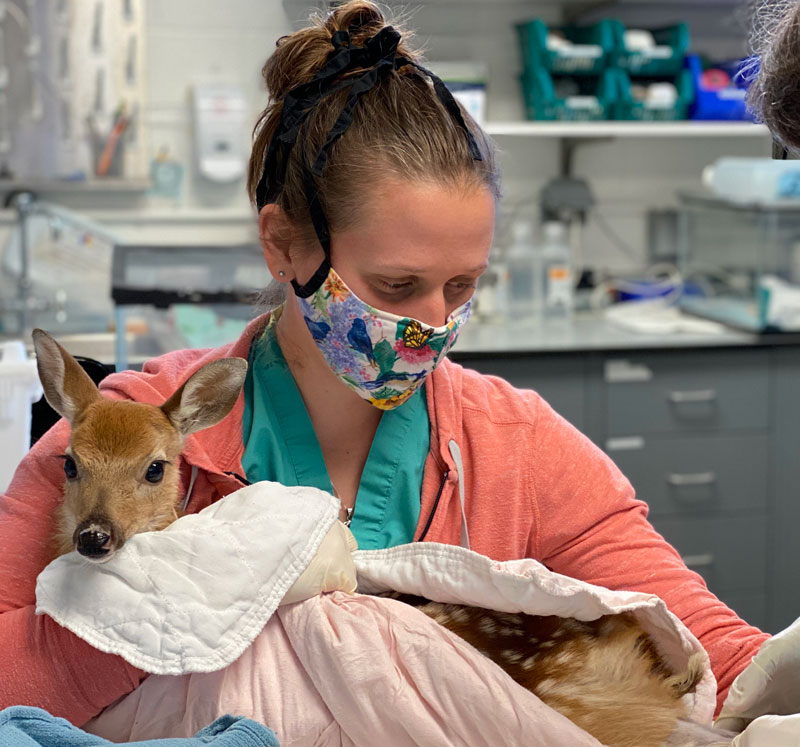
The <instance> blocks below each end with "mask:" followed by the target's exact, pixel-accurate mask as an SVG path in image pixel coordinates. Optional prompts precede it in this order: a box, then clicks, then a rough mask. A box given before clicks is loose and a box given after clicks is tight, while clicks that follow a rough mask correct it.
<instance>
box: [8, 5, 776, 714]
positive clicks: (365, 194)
mask: <svg viewBox="0 0 800 747" xmlns="http://www.w3.org/2000/svg"><path fill="white" fill-rule="evenodd" d="M417 60H418V57H417V55H416V54H415V53H414V52H413V51H412V50H411V49H409V48H408V47H407V45H406V42H405V40H404V39H403V38H401V37H399V35H398V34H396V32H394V31H393V30H392V29H391V28H389V27H386V26H385V23H384V19H383V17H382V16H381V14H380V13H379V12H378V10H377V9H376V8H375V6H373V5H372V4H371V3H369V2H361V1H355V2H349V3H346V4H345V5H343V6H340V7H339V8H337V9H336V10H335V11H333V12H332V14H331V15H330V16H329V17H328V18H327V20H325V21H321V22H319V23H318V24H317V25H314V26H312V27H310V28H306V29H303V30H301V31H298V32H296V33H294V34H292V35H290V36H288V37H285V38H283V39H281V40H280V41H279V42H278V47H277V50H276V52H275V53H274V54H273V56H272V57H271V58H270V60H269V61H268V62H267V64H266V66H265V68H264V71H263V72H264V77H265V79H266V83H267V87H268V89H269V91H270V94H271V97H272V103H271V104H270V106H269V107H268V108H267V109H266V110H265V111H264V113H263V114H262V116H261V119H260V121H259V123H258V125H257V134H256V138H255V145H254V148H253V153H252V157H251V163H250V178H249V188H250V194H251V196H252V198H253V200H254V201H255V202H256V204H257V207H258V209H259V228H260V235H261V242H262V245H263V249H264V256H265V259H266V261H267V264H268V266H269V270H270V272H271V274H272V275H273V277H275V278H277V280H278V282H279V283H281V284H282V285H283V287H285V288H287V289H288V292H287V294H286V301H285V303H284V304H283V306H282V307H280V308H278V309H276V310H275V311H273V312H272V313H271V314H268V315H265V316H262V317H260V318H259V319H257V320H255V321H254V322H253V323H251V324H250V325H249V326H248V328H247V330H246V331H245V333H244V334H243V336H242V338H241V339H240V340H239V341H237V342H236V343H234V344H232V345H229V346H226V347H225V348H222V349H219V350H214V351H211V352H208V351H205V352H203V351H180V352H177V353H173V354H170V355H167V356H164V357H162V358H160V359H158V360H155V361H152V362H150V363H148V364H147V365H146V366H145V368H144V371H143V373H141V374H134V373H132V372H123V373H121V374H118V375H116V376H114V377H111V378H110V379H109V380H107V384H106V386H105V387H104V388H105V392H106V395H107V396H116V397H129V398H132V399H140V400H146V401H151V402H160V401H161V400H163V399H164V398H165V397H166V395H167V394H168V393H169V392H171V391H172V390H173V389H174V388H175V387H176V386H177V385H178V384H179V383H180V382H181V381H183V380H184V379H185V378H186V377H188V375H189V374H190V373H191V372H192V371H193V370H195V369H196V368H197V367H199V366H200V365H202V364H203V363H206V362H208V361H209V360H212V359H214V358H219V357H227V356H241V357H244V358H247V359H248V360H249V362H250V373H249V375H248V379H247V382H246V384H245V391H244V394H243V397H241V398H240V401H239V403H238V404H237V407H236V408H235V410H234V411H233V413H232V414H231V415H230V416H229V417H228V418H226V419H225V420H224V421H223V422H222V423H220V424H219V425H218V426H215V427H214V428H211V429H209V430H208V431H204V432H201V433H199V434H197V436H196V437H193V438H192V439H190V440H189V442H187V447H186V451H185V453H184V455H183V460H184V461H183V465H182V468H183V469H182V472H183V474H184V477H185V480H186V482H188V473H189V471H190V468H191V467H192V466H194V467H198V469H199V474H198V477H197V480H196V482H195V483H194V488H193V491H192V494H191V500H190V501H189V504H188V509H187V510H188V511H199V510H200V509H202V508H203V507H205V506H207V505H209V504H210V503H211V502H213V501H215V500H218V499H219V498H220V497H221V496H222V495H226V494H228V493H230V492H232V491H233V490H236V489H237V488H238V487H240V486H241V484H242V478H241V477H240V476H243V477H245V478H246V480H247V481H250V482H253V481H255V480H263V479H271V480H278V481H281V482H284V483H285V484H306V485H313V486H317V487H321V488H324V489H326V490H329V491H332V492H333V493H335V494H336V495H337V496H338V497H339V498H340V500H341V503H342V518H343V519H346V520H350V521H351V528H352V530H353V532H354V533H355V535H356V537H357V539H358V541H359V544H360V545H361V547H362V548H375V547H382V546H388V545H395V544H399V543H404V542H411V541H421V540H426V541H437V542H446V543H453V544H459V543H461V544H465V545H468V546H469V547H471V548H472V549H473V550H475V551H477V552H479V553H482V554H485V555H488V556H490V557H493V558H496V559H498V560H507V559H512V558H521V557H533V558H536V559H538V560H540V561H542V562H543V563H545V564H546V565H547V566H549V567H550V568H552V569H553V570H555V571H557V572H559V573H562V574H565V575H568V576H573V577H577V578H581V579H583V580H586V581H589V582H592V583H595V584H599V585H603V586H607V587H610V588H612V589H631V590H642V591H647V592H652V593H655V594H658V595H659V596H661V597H662V598H663V599H664V600H665V601H666V603H667V605H668V607H669V608H670V609H671V610H672V611H673V612H674V613H675V614H676V615H678V616H679V617H680V618H681V619H683V620H684V622H685V623H686V624H687V625H688V626H689V628H690V629H691V630H692V632H693V633H694V634H695V635H696V636H697V637H698V638H699V639H700V641H701V642H702V643H703V645H704V646H705V648H706V649H707V650H708V652H709V655H710V657H711V663H712V667H713V670H714V673H715V675H716V676H717V679H718V680H719V684H720V690H719V703H722V701H723V699H724V698H725V695H726V693H727V690H728V688H729V686H730V684H731V682H732V681H733V679H734V677H735V676H736V675H737V674H739V672H740V671H741V670H742V669H743V668H744V667H745V666H746V664H747V663H748V662H749V660H750V658H751V657H752V656H753V654H754V653H755V652H756V651H757V650H758V648H759V646H760V645H761V643H762V642H763V641H764V640H765V639H766V638H767V636H766V635H764V634H763V633H761V632H760V631H758V630H757V629H755V628H752V627H750V626H748V625H747V624H746V623H745V622H743V621H742V620H740V619H739V618H738V617H737V616H736V615H735V614H734V613H733V612H732V611H731V610H729V609H728V608H726V607H725V605H723V604H722V603H721V602H720V601H719V600H717V599H716V598H715V597H714V595H713V594H711V593H710V592H709V591H708V589H707V588H706V586H705V584H704V583H703V581H702V579H701V578H700V577H699V576H698V575H697V574H695V573H693V572H691V571H689V570H688V569H687V568H686V567H685V565H684V564H683V562H682V561H681V559H680V557H679V555H678V554H677V553H676V552H675V551H674V550H673V549H672V548H671V547H670V546H669V545H668V544H667V543H666V542H665V541H664V540H663V539H662V538H661V537H660V536H659V535H658V534H657V533H656V532H655V531H654V530H653V528H652V527H651V526H650V524H649V523H648V522H647V518H646V514H647V509H646V506H645V504H644V503H643V502H641V501H638V500H637V499H636V498H635V497H634V494H633V490H632V488H631V486H630V484H629V483H628V482H627V481H626V480H625V478H624V477H623V476H622V475H621V474H620V473H619V471H618V470H617V469H616V468H615V466H614V465H613V463H612V462H611V461H610V460H609V459H608V457H606V456H605V455H604V454H603V453H602V452H601V451H600V450H599V449H597V448H596V447H595V446H594V445H593V444H592V443H591V442H590V441H589V440H588V439H586V438H585V437H583V436H582V435H581V434H580V433H578V432H577V431H576V430H575V429H574V428H572V427H571V426H570V425H569V424H568V423H567V422H566V421H564V420H563V419H562V418H560V417H559V416H558V415H556V414H555V413H554V412H553V410H552V409H551V408H550V407H549V406H548V405H547V404H546V403H545V402H543V401H542V400H541V398H539V397H538V396H537V395H536V394H535V393H533V392H526V391H518V390H515V389H514V388H513V387H511V386H510V385H509V384H507V383H506V382H504V381H502V380H499V379H496V378H493V377H488V376H482V375H479V374H477V373H475V372H471V371H467V370H464V369H462V368H461V367H459V366H457V365H456V364H454V363H451V362H450V361H448V360H446V359H445V358H444V356H445V354H446V352H447V350H448V349H449V347H450V346H451V345H452V343H453V342H454V340H455V336H456V335H457V333H458V329H459V328H460V326H461V325H462V324H463V323H464V322H465V321H466V319H467V317H468V314H469V302H470V298H471V296H472V294H473V291H474V287H475V284H476V282H477V279H478V277H479V276H480V274H481V272H482V271H483V270H484V269H485V267H486V264H487V259H488V253H489V247H490V243H491V239H492V230H493V221H494V209H495V201H496V199H497V196H498V175H497V170H496V166H495V160H494V154H493V150H492V146H491V143H490V142H489V141H488V140H487V138H486V137H485V136H484V134H483V133H482V132H481V130H480V128H479V127H477V125H476V124H475V123H474V122H473V121H472V120H471V119H470V118H469V116H468V115H467V114H465V113H463V111H462V110H461V109H460V108H459V107H458V106H457V105H456V104H455V103H454V102H453V100H452V98H451V97H450V96H449V94H448V93H447V92H446V89H444V87H443V86H442V85H441V83H440V81H438V79H436V78H435V77H434V76H432V75H431V74H429V73H428V72H427V71H426V70H424V68H421V67H419V66H418V65H417V62H416V61H417ZM66 439H67V433H66V428H65V426H64V424H63V423H61V424H59V425H57V426H56V427H55V428H54V429H53V430H52V431H51V432H49V433H48V434H47V435H46V436H45V438H43V439H42V440H41V441H40V442H39V443H38V444H37V445H36V447H34V449H33V450H32V451H31V453H30V455H29V456H28V457H27V458H26V459H25V461H24V462H23V464H22V465H21V466H20V468H19V470H18V473H17V475H16V477H15V480H14V482H13V483H12V485H11V487H10V488H9V491H8V494H7V495H6V496H5V497H4V498H3V499H2V501H0V553H2V555H1V556H0V595H2V596H1V597H0V613H1V614H0V641H2V646H0V672H2V676H1V677H0V706H6V705H10V704H14V703H26V704H34V705H38V706H41V707H44V708H46V709H47V710H49V711H50V712H51V713H54V714H56V715H62V716H66V717H67V718H69V719H70V720H71V721H73V722H74V723H76V724H81V723H83V722H85V721H86V720H87V719H88V718H89V717H91V716H92V715H94V714H96V713H97V712H99V711H100V710H101V709H102V708H104V707H105V706H107V705H108V704H109V703H111V702H113V701H114V700H115V699H117V698H118V697H120V696H121V695H123V694H125V693H127V692H130V691H131V690H132V689H134V688H135V687H136V686H137V685H138V683H139V682H140V681H141V679H142V678H143V676H144V675H143V673H142V672H139V671H138V670H136V669H134V668H133V667H131V666H129V665H128V664H126V663H125V662H124V661H122V660H121V659H118V658H116V657H114V656H109V655H106V654H102V653H100V652H98V651H96V650H93V649H92V648H91V647H89V646H88V645H87V644H85V643H84V642H83V641H80V640H77V639H76V638H75V637H74V636H72V635H71V634H70V633H68V632H67V631H65V630H63V629H61V628H59V627H58V626H57V625H56V624H55V623H53V621H52V620H50V619H49V618H47V617H43V616H42V617H36V616H34V612H33V610H34V603H35V600H34V583H35V578H36V575H37V573H38V572H39V571H40V570H41V568H42V567H43V566H44V564H45V563H46V542H47V537H48V536H49V532H50V531H51V529H52V520H51V515H52V511H53V507H54V505H56V503H57V501H58V500H59V495H60V485H61V482H62V479H63V477H62V475H61V474H60V469H61V464H60V463H59V461H58V460H56V459H54V458H53V457H54V456H55V455H57V454H60V453H62V452H63V449H64V447H65V443H66ZM459 487H460V488H462V490H459ZM461 494H463V499H462V498H460V497H459V496H460V495H461ZM64 682H70V683H75V686H71V687H68V688H65V687H63V686H62V683H64Z"/></svg>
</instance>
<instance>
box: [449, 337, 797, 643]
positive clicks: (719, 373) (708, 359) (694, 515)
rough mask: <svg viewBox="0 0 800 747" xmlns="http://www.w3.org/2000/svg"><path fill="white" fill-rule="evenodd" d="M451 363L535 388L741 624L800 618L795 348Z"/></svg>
mask: <svg viewBox="0 0 800 747" xmlns="http://www.w3.org/2000/svg"><path fill="white" fill-rule="evenodd" d="M453 357H454V358H455V359H456V360H457V361H458V362H460V363H462V364H463V365H466V366H469V367H472V368H475V369H477V370H479V371H481V372H484V373H491V374H496V375H499V376H502V377H503V378H505V379H507V380H508V381H510V382H511V383H512V384H514V385H515V386H519V387H524V388H532V389H536V390H537V391H538V392H539V393H540V394H541V395H542V396H543V397H544V398H545V399H546V400H548V401H549V402H550V404H552V405H553V407H554V408H555V409H556V410H557V411H559V412H560V413H561V414H562V415H564V417H566V418H567V419H568V420H570V421H571V422H572V423H573V424H574V425H575V426H576V427H578V428H579V429H581V430H583V431H584V432H585V433H587V435H589V436H590V437H591V438H592V439H593V440H594V441H595V442H596V443H597V444H598V445H599V446H601V447H602V448H603V449H605V450H606V452H607V453H608V454H609V455H610V456H611V458H612V459H613V460H614V461H615V462H616V463H617V465H618V466H619V467H620V469H621V470H622V472H623V473H624V474H625V475H626V476H627V477H628V479H629V480H630V481H631V483H632V484H633V486H634V488H635V489H636V492H637V495H638V497H639V498H641V499H642V500H644V501H646V502H647V503H648V505H649V507H650V520H651V522H652V523H653V525H654V527H655V528H656V530H657V531H659V532H660V533H661V534H662V535H663V536H664V537H665V538H666V539H667V540H668V541H669V542H670V543H671V544H672V545H673V546H674V547H675V548H676V549H677V550H678V552H679V553H681V555H682V557H683V558H684V560H685V561H686V563H687V565H689V566H690V567H692V568H693V569H694V570H696V571H697V572H698V573H700V574H701V575H702V576H703V577H704V579H705V580H706V582H707V584H708V586H709V588H710V589H711V590H712V591H713V592H714V593H715V594H716V595H717V596H718V597H720V599H722V600H723V601H724V602H725V603H726V604H728V605H729V606H730V607H731V608H732V609H734V610H736V611H737V612H738V613H739V614H740V615H741V616H742V617H743V618H744V619H746V620H748V621H749V622H751V623H752V624H754V625H757V626H759V627H761V628H763V629H766V630H769V631H772V632H775V631H777V630H780V629H781V628H783V627H785V626H786V625H788V624H789V623H790V622H791V621H792V620H794V619H795V618H796V617H798V616H800V585H798V584H797V583H796V576H797V574H798V572H800V541H798V540H797V539H796V538H795V534H796V533H797V532H798V531H800V529H798V528H799V527H800V349H798V348H795V347H786V348H779V347H775V348H770V347H767V346H755V345H754V346H742V347H737V348H729V349H716V348H692V349H680V350H656V351H637V350H628V351H625V352H621V353H616V352H607V351H598V352H590V353H579V352H568V353H563V354H552V353H550V354H536V353H529V354H524V355H522V354H516V355H515V356H513V357H504V356H500V355H491V356H489V355H480V356H478V355H469V354H464V355H454V356H453Z"/></svg>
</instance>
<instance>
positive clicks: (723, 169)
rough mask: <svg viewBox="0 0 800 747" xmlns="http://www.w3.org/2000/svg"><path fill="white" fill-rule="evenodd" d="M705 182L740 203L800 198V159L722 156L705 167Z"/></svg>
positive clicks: (713, 190)
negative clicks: (785, 159)
mask: <svg viewBox="0 0 800 747" xmlns="http://www.w3.org/2000/svg"><path fill="white" fill-rule="evenodd" d="M703 184H704V185H705V186H706V187H707V188H708V189H710V190H711V191H712V192H714V193H715V194H716V195H718V196H720V197H724V198H727V199H729V200H733V201H736V202H775V201H776V200H798V199H800V161H793V160H788V161H774V160H772V159H770V158H720V159H718V160H717V161H715V162H714V163H713V164H711V165H710V166H706V167H705V169H703Z"/></svg>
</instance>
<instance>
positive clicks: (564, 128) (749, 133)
mask: <svg viewBox="0 0 800 747" xmlns="http://www.w3.org/2000/svg"><path fill="white" fill-rule="evenodd" d="M484 129H485V130H486V132H487V133H489V134H490V135H493V136H496V137H552V138H571V137H574V138H593V137H665V138H672V137H760V138H768V137H769V130H768V129H767V128H766V127H765V126H764V125H758V124H752V123H750V122H693V121H692V122H489V123H487V124H486V126H485V127H484Z"/></svg>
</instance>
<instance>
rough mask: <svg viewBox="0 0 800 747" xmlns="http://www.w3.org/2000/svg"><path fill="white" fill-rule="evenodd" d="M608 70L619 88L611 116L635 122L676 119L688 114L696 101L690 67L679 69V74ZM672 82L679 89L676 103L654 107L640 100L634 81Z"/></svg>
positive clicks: (641, 82)
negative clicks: (639, 75)
mask: <svg viewBox="0 0 800 747" xmlns="http://www.w3.org/2000/svg"><path fill="white" fill-rule="evenodd" d="M608 74H609V76H610V79H611V81H612V83H613V85H614V87H615V88H616V91H615V95H614V103H613V106H612V114H611V116H612V118H613V119H619V120H626V121H635V122H675V121H680V120H684V119H688V117H689V106H690V105H691V104H692V102H693V101H694V80H693V79H692V74H691V72H690V71H689V70H680V71H679V72H678V74H677V75H673V76H671V77H662V78H633V79H632V78H631V77H630V76H629V75H628V74H627V73H626V72H625V71H624V70H609V71H608ZM655 82H659V83H664V82H669V83H672V84H673V85H674V86H675V88H676V89H677V91H678V98H677V100H676V102H675V104H674V105H673V106H669V107H653V106H650V105H648V104H647V102H645V101H640V100H637V99H636V98H635V97H634V95H633V93H632V91H631V88H632V86H633V85H639V84H641V85H648V84H650V83H655Z"/></svg>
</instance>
